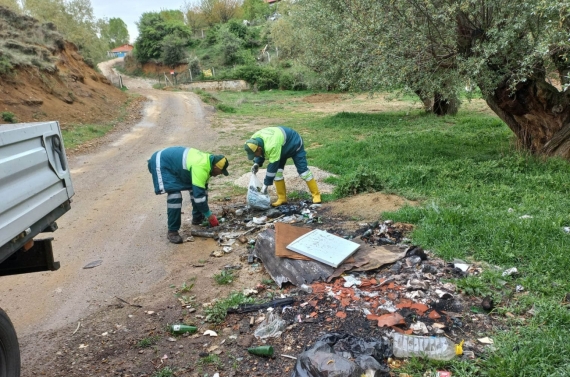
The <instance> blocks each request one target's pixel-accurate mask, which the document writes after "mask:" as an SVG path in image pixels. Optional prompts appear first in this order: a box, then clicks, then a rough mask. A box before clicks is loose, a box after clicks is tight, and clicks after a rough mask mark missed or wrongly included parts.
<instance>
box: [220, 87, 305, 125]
mask: <svg viewBox="0 0 570 377" xmlns="http://www.w3.org/2000/svg"><path fill="white" fill-rule="evenodd" d="M312 93H314V92H303V91H292V90H273V91H259V92H252V91H250V92H248V91H243V92H232V91H224V92H219V93H216V97H217V98H218V99H219V100H221V101H223V102H224V103H225V104H227V105H229V106H231V107H233V108H234V109H235V110H236V113H237V115H238V116H239V117H248V116H261V117H268V118H278V119H287V123H288V124H292V123H296V122H297V121H298V120H308V119H311V118H314V117H315V114H309V113H308V112H305V111H302V110H303V109H308V108H309V104H307V103H304V102H302V101H301V99H302V97H304V96H307V95H309V94H312ZM292 108H295V109H296V110H297V109H298V110H301V111H291V110H292ZM232 116H235V115H233V114H232Z"/></svg>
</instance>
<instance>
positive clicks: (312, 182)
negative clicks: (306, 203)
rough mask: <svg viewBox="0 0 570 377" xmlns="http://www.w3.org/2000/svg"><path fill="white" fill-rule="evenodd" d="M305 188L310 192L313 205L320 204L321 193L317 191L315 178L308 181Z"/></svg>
mask: <svg viewBox="0 0 570 377" xmlns="http://www.w3.org/2000/svg"><path fill="white" fill-rule="evenodd" d="M307 186H308V187H309V190H310V191H311V195H313V203H314V204H320V203H321V192H320V191H319V188H318V186H317V181H315V178H313V179H311V180H310V181H308V182H307Z"/></svg>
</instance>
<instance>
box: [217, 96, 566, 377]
mask: <svg viewBox="0 0 570 377" xmlns="http://www.w3.org/2000/svg"><path fill="white" fill-rule="evenodd" d="M303 95H306V94H305V93H298V92H297V93H295V92H275V91H274V92H263V93H228V92H224V93H220V94H219V95H218V97H219V98H220V99H221V100H222V101H224V102H225V103H229V104H231V105H232V106H234V107H235V108H236V109H237V112H236V114H235V115H233V114H232V115H231V116H232V117H235V118H236V119H239V118H240V117H242V118H244V119H245V118H247V117H263V118H265V119H267V118H269V119H273V120H279V119H281V117H284V118H285V119H289V120H290V122H289V121H287V122H285V123H284V124H285V125H288V126H292V127H293V128H295V129H296V130H298V131H299V132H300V133H301V134H302V135H303V138H304V139H305V144H306V145H312V144H313V143H315V144H319V145H320V147H318V148H314V149H310V150H309V153H308V158H309V164H311V165H315V166H318V167H319V168H321V169H325V170H327V171H330V172H332V173H335V174H337V175H338V177H337V178H331V179H329V181H330V182H332V183H334V184H336V185H337V189H336V191H335V194H334V197H336V198H339V197H343V196H347V195H353V194H355V193H358V192H364V191H369V190H382V191H384V192H387V193H394V194H398V195H401V196H404V197H406V198H408V199H412V200H419V201H420V205H419V206H416V207H412V206H407V207H404V208H402V209H400V210H399V211H395V212H388V213H384V214H380V213H379V214H378V215H382V217H383V218H384V219H387V218H390V219H393V220H395V221H403V222H408V223H413V224H415V225H416V227H415V230H414V232H413V234H412V238H413V241H414V243H416V244H420V245H422V246H423V247H424V248H428V249H430V250H433V251H434V253H435V254H437V255H438V256H440V257H442V258H444V259H445V260H448V261H451V260H452V259H453V258H461V259H466V260H470V261H479V262H483V263H484V265H485V266H486V267H485V269H484V272H483V274H482V275H481V276H472V277H468V278H466V279H463V280H455V281H454V283H456V284H457V286H458V288H459V289H460V290H461V291H463V292H464V293H465V294H469V295H474V296H479V297H483V296H486V295H489V294H490V295H491V296H492V297H493V299H494V301H495V304H496V306H497V307H496V309H495V311H494V313H495V314H496V315H497V316H499V318H502V319H503V321H504V323H503V325H504V326H507V330H503V329H502V328H501V329H499V328H498V329H496V331H495V332H493V330H490V332H489V333H485V334H481V336H491V337H492V338H493V339H494V340H495V345H494V346H495V348H496V350H495V351H494V352H488V353H487V354H485V355H484V356H483V357H482V358H479V359H477V360H475V361H460V360H458V359H457V360H452V361H450V362H433V361H428V360H419V359H416V360H412V361H411V362H410V363H408V364H406V367H405V368H406V369H405V370H408V371H410V373H411V374H412V375H414V376H416V375H418V376H419V375H422V373H423V372H425V371H426V370H434V371H435V370H442V369H447V370H450V371H452V372H453V374H454V375H460V376H500V377H502V376H563V375H570V367H568V366H567V365H569V363H568V360H570V342H569V341H568V340H569V339H570V311H569V310H568V308H567V307H565V306H564V305H562V304H561V302H562V301H563V298H564V296H565V294H566V293H567V292H570V280H569V279H568V270H570V253H569V252H568V250H570V235H569V234H566V233H564V232H563V230H562V228H563V227H564V226H570V211H568V208H570V195H569V194H570V165H569V163H568V162H567V161H564V160H561V159H556V158H553V159H548V160H544V159H540V158H536V157H533V156H529V155H527V154H525V153H523V152H520V151H517V150H516V148H515V147H514V145H515V143H514V141H515V140H514V136H513V134H512V132H511V131H510V130H509V129H508V128H507V127H506V126H505V125H504V123H503V122H501V121H500V120H499V119H498V118H497V117H495V116H491V115H486V114H484V113H481V112H475V111H470V110H469V108H470V106H468V105H465V106H464V107H462V108H461V109H460V111H459V114H458V115H457V116H455V117H436V116H433V115H429V114H425V113H423V112H421V111H419V110H413V111H411V112H404V111H402V112H384V113H374V114H364V113H358V114H357V113H339V114H336V115H333V116H326V115H325V116H322V115H319V116H316V117H315V116H314V115H311V114H309V113H308V112H306V111H304V110H305V109H304V108H303V103H302V102H300V101H298V99H299V97H302V96H303ZM289 96H290V97H289ZM287 98H290V101H288V100H287ZM405 100H407V99H405ZM287 113H289V114H290V115H291V116H287V115H286V114H287ZM251 119H255V118H251ZM273 124H277V123H273ZM273 124H272V125H273ZM268 125H269V124H268ZM523 215H530V216H532V218H527V219H522V218H521V216H523ZM494 266H497V267H498V268H495V267H494ZM510 267H517V268H518V270H519V274H518V275H517V276H511V277H504V278H503V277H502V276H501V272H502V270H503V269H506V268H510ZM516 285H522V286H524V289H525V290H524V292H523V293H516V292H515V286H516ZM530 309H533V312H534V315H532V316H531V315H529V314H528V311H529V310H530ZM507 312H509V313H513V314H514V315H515V318H513V319H509V318H508V317H507V316H503V315H504V314H505V313H507ZM403 371H404V370H403Z"/></svg>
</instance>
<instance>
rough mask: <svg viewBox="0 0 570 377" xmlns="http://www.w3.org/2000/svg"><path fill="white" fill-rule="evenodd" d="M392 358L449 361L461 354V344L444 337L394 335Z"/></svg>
mask: <svg viewBox="0 0 570 377" xmlns="http://www.w3.org/2000/svg"><path fill="white" fill-rule="evenodd" d="M392 346H393V348H394V356H396V357H399V358H405V357H427V358H428V359H433V360H451V359H453V358H454V357H455V356H456V355H461V354H462V353H463V342H461V344H455V343H453V342H452V341H451V340H449V339H447V338H444V337H435V336H414V335H405V334H400V333H394V339H393V344H392Z"/></svg>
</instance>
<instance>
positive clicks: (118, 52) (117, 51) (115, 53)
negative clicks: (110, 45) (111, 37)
mask: <svg viewBox="0 0 570 377" xmlns="http://www.w3.org/2000/svg"><path fill="white" fill-rule="evenodd" d="M133 48H134V46H133V45H122V46H119V47H116V48H114V49H112V50H111V51H107V56H110V57H112V58H122V57H124V56H125V55H127V54H128V53H129V52H131V51H133Z"/></svg>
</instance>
